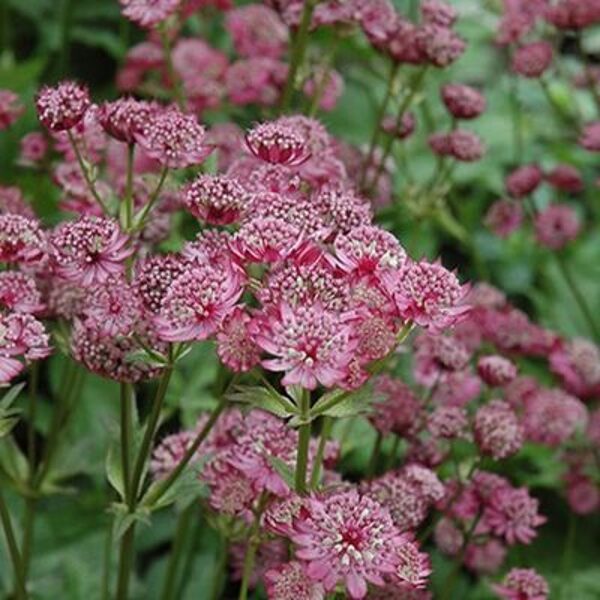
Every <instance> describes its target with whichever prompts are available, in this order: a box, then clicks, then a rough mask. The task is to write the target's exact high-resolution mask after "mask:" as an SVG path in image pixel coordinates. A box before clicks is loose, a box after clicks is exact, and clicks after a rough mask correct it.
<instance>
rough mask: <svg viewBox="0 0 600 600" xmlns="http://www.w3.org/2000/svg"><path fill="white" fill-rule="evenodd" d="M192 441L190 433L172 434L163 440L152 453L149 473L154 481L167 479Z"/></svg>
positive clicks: (192, 436) (191, 433) (192, 437)
mask: <svg viewBox="0 0 600 600" xmlns="http://www.w3.org/2000/svg"><path fill="white" fill-rule="evenodd" d="M193 441H194V435H193V432H191V431H181V432H180V433H173V434H171V435H168V436H167V437H166V438H164V439H163V440H162V441H161V442H160V444H158V446H157V447H156V448H155V449H154V451H153V452H152V458H151V459H150V471H151V472H152V476H153V477H154V479H155V480H158V479H164V478H165V477H167V476H168V475H169V474H170V473H171V472H172V471H173V470H174V469H175V468H176V467H177V465H178V464H179V463H180V462H181V461H182V460H183V457H184V456H185V454H186V452H187V451H188V449H189V447H190V446H191V445H192V442H193Z"/></svg>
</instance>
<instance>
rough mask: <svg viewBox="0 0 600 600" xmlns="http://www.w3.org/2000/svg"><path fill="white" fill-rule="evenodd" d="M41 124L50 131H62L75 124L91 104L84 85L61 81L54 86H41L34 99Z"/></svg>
mask: <svg viewBox="0 0 600 600" xmlns="http://www.w3.org/2000/svg"><path fill="white" fill-rule="evenodd" d="M35 105H36V108H37V112H38V116H39V119H40V121H41V122H42V124H43V125H44V126H45V127H46V128H48V129H50V130H51V131H64V130H66V129H71V128H72V127H74V126H75V125H77V124H78V123H79V122H80V121H81V120H82V119H83V116H84V115H85V113H86V111H87V110H88V108H89V107H90V105H91V100H90V95H89V92H88V90H87V88H86V87H84V86H81V85H79V84H78V83H75V82H73V81H63V82H61V83H59V84H58V85H56V86H55V87H43V88H42V89H41V90H40V91H39V92H38V94H37V96H36V99H35Z"/></svg>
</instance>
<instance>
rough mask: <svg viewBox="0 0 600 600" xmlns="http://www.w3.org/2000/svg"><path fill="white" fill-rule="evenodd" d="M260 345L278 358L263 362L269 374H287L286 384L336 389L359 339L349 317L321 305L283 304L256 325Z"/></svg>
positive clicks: (266, 314) (261, 317)
mask: <svg viewBox="0 0 600 600" xmlns="http://www.w3.org/2000/svg"><path fill="white" fill-rule="evenodd" d="M254 337H255V340H256V343H257V344H258V345H259V346H260V347H261V348H262V349H263V350H265V351H266V352H268V353H269V354H271V355H273V356H275V357H276V358H273V359H268V360H264V361H263V366H264V367H265V368H266V369H268V370H269V371H285V372H286V374H285V376H284V378H283V380H282V382H283V384H284V385H301V386H302V387H304V388H306V389H310V390H312V389H315V388H316V387H317V385H318V384H321V385H324V386H325V387H333V386H335V385H336V384H338V383H339V382H341V381H343V380H344V379H345V378H346V376H347V374H348V373H347V370H348V365H349V364H350V361H351V359H352V357H353V350H354V348H355V347H356V340H355V339H354V338H353V336H352V324H351V322H350V320H349V318H348V316H346V315H344V314H339V313H336V312H333V311H330V310H327V309H326V308H324V307H323V306H322V304H320V303H315V304H313V305H308V306H296V307H291V306H289V305H287V304H284V303H282V304H280V305H279V306H278V307H277V308H276V309H275V310H272V311H269V312H267V313H265V314H263V315H261V316H260V317H257V319H256V322H255V333H254Z"/></svg>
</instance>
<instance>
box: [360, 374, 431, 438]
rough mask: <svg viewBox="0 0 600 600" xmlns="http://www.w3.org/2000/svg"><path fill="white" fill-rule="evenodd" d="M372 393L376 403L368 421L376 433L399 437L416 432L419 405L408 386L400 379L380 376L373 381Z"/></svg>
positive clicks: (419, 414)
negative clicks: (392, 433) (393, 434)
mask: <svg viewBox="0 0 600 600" xmlns="http://www.w3.org/2000/svg"><path fill="white" fill-rule="evenodd" d="M373 392H374V395H375V398H376V401H375V402H374V403H373V411H372V412H371V413H369V421H370V422H371V424H372V425H373V427H375V428H376V429H377V431H379V432H381V433H383V434H386V433H391V432H394V433H395V434H396V435H400V436H410V435H411V434H413V433H415V432H416V430H417V429H418V425H419V421H420V417H421V405H420V403H419V400H418V398H417V397H416V396H415V394H414V393H413V391H412V390H411V389H410V387H409V386H408V385H406V384H405V383H404V382H403V381H401V380H400V379H393V378H392V377H390V376H388V375H380V376H378V377H377V379H376V380H375V384H374V387H373Z"/></svg>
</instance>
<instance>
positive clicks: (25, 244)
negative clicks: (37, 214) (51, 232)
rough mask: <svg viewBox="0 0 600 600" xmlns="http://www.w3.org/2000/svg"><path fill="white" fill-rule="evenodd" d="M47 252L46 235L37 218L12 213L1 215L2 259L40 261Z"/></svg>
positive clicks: (8, 260)
mask: <svg viewBox="0 0 600 600" xmlns="http://www.w3.org/2000/svg"><path fill="white" fill-rule="evenodd" d="M46 253H47V241H46V235H45V234H44V232H43V231H42V229H41V227H40V224H39V223H38V221H37V220H36V219H33V218H28V217H23V216H21V215H17V214H11V213H8V214H3V215H0V261H3V262H8V263H23V264H31V263H39V262H41V261H42V260H43V259H44V258H45V257H46Z"/></svg>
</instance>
